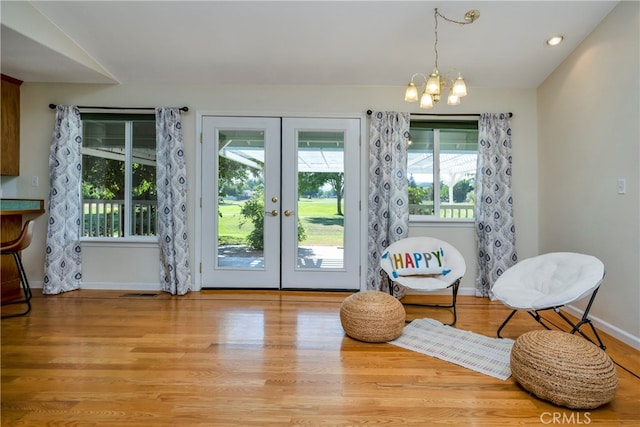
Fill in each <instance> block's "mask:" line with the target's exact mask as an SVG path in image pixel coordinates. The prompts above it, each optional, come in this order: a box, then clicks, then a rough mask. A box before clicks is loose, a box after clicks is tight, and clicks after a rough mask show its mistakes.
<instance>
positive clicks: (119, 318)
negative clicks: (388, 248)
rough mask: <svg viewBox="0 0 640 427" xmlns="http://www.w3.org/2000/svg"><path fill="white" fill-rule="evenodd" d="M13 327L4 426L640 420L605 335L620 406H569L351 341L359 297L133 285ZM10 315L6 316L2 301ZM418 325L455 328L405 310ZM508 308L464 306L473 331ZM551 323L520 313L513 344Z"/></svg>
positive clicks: (634, 371) (635, 364) (52, 304)
mask: <svg viewBox="0 0 640 427" xmlns="http://www.w3.org/2000/svg"><path fill="white" fill-rule="evenodd" d="M36 294H37V295H36V296H35V298H34V301H33V311H32V312H31V314H29V315H28V316H26V317H20V318H13V319H4V320H2V322H1V326H2V331H1V332H2V354H1V355H2V361H1V362H2V365H1V366H2V383H1V386H2V390H1V399H2V407H1V408H2V413H1V419H2V425H3V426H38V427H41V426H108V427H117V426H136V427H138V426H140V427H144V426H154V427H155V426H290V425H298V426H353V425H373V426H397V425H413V426H432V425H453V426H493V427H496V426H511V425H554V424H555V425H558V424H565V425H566V424H574V425H575V424H583V425H585V424H588V425H598V426H624V425H633V426H637V425H638V424H637V421H638V420H640V379H638V374H639V373H640V371H639V357H638V355H639V352H638V351H635V350H633V349H632V348H631V347H628V346H626V345H624V344H621V343H620V342H618V341H616V340H614V339H612V338H611V337H609V336H607V335H606V334H603V340H604V341H605V344H606V345H607V347H608V348H607V353H608V354H609V355H610V356H611V357H612V358H613V359H614V360H615V361H616V362H617V364H619V366H618V367H617V372H618V376H619V389H618V392H617V394H616V398H615V399H614V401H613V402H611V403H609V404H607V405H605V406H603V407H601V408H598V409H596V410H590V411H572V410H570V409H566V408H560V407H556V406H554V405H552V404H549V403H546V402H544V401H541V400H539V399H537V398H535V397H533V396H531V395H530V394H529V393H528V392H526V391H524V390H523V389H522V388H520V387H519V386H518V384H517V383H516V382H515V381H514V380H513V378H509V379H508V380H506V381H501V380H498V379H495V378H492V377H489V376H486V375H483V374H479V373H476V372H474V371H471V370H468V369H465V368H462V367H459V366H457V365H454V364H451V363H447V362H444V361H441V360H439V359H435V358H432V357H428V356H425V355H421V354H418V353H415V352H412V351H409V350H405V349H402V348H400V347H397V346H393V345H390V344H386V343H383V344H370V343H363V342H358V341H354V340H352V339H350V338H348V337H346V336H345V335H344V332H343V329H342V327H341V324H340V319H339V311H340V303H341V302H342V300H343V299H344V298H345V297H346V296H347V295H348V294H346V293H317V292H278V291H272V292H252V291H203V292H199V293H191V294H189V295H186V296H184V297H171V296H169V295H167V294H162V293H161V294H157V295H153V294H152V295H151V296H149V295H139V294H130V293H127V292H125V291H90V290H82V291H74V292H71V293H67V294H63V295H59V296H47V297H44V296H41V295H40V292H39V291H36ZM3 310H4V308H3ZM407 313H408V316H409V318H413V317H416V316H417V317H431V318H435V319H439V320H441V321H443V322H447V321H449V317H448V316H449V313H447V312H446V311H443V310H434V309H425V308H416V307H413V306H407ZM507 314H508V310H507V309H505V308H504V307H503V306H502V305H501V304H499V303H491V302H489V301H488V300H486V299H479V298H475V297H460V298H459V311H458V323H457V324H456V327H458V328H460V329H466V330H472V331H474V332H476V333H481V334H484V335H488V336H495V331H496V329H497V327H498V325H499V324H500V323H501V321H502V320H503V319H504V317H505V316H506V315H507ZM537 328H539V326H538V325H537V324H536V323H535V322H534V321H533V320H532V319H531V318H529V316H527V315H526V314H520V313H519V314H518V315H516V317H515V318H514V321H513V324H510V326H508V327H507V330H506V331H505V334H504V335H507V336H509V337H512V338H515V337H517V336H518V335H519V334H521V333H523V332H526V331H527V330H531V329H537Z"/></svg>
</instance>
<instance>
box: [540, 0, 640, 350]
mask: <svg viewBox="0 0 640 427" xmlns="http://www.w3.org/2000/svg"><path fill="white" fill-rule="evenodd" d="M639 15H640V3H638V2H621V3H620V4H619V5H618V6H617V7H616V8H615V9H614V10H613V11H612V12H611V14H610V15H609V16H608V17H607V18H606V19H605V20H604V21H603V22H602V23H601V24H600V25H599V26H598V27H597V28H596V29H595V30H594V31H593V32H592V34H590V35H589V36H588V37H587V38H586V39H585V40H584V42H583V43H582V44H581V45H580V46H579V47H578V48H577V49H576V50H575V51H574V52H573V53H572V55H571V56H570V57H569V58H568V59H567V60H566V61H565V62H564V63H563V64H562V65H561V66H560V67H559V68H558V69H556V70H555V72H554V73H553V74H552V75H551V76H550V77H549V78H548V79H547V80H546V81H545V82H544V83H543V84H542V85H541V86H540V87H539V88H538V118H539V122H538V133H539V137H540V139H539V159H540V161H539V170H540V173H539V212H540V214H539V215H540V252H553V251H575V252H583V253H588V254H592V255H595V256H597V257H598V258H600V259H601V260H602V261H603V262H604V264H605V267H606V271H607V273H606V277H605V280H604V283H603V285H602V288H601V291H600V292H599V294H598V297H597V299H596V303H595V304H594V306H593V308H592V311H591V313H592V314H593V316H594V317H595V318H596V319H599V320H601V322H600V323H601V324H602V325H603V326H605V327H608V329H609V331H610V332H613V333H615V332H620V331H623V332H625V333H628V334H630V335H631V337H628V338H631V341H632V342H635V345H636V346H638V343H639V341H638V337H640V314H639V311H638V305H639V304H640V274H639V273H640V272H639V266H640V172H639V164H640V162H639V159H640V150H639V146H640V131H639V127H638V126H639V124H638V123H639V117H640V109H639V102H640V101H639V93H640V88H639V80H640V79H639V76H640V65H639V59H638V58H639V52H640V47H639V40H640V30H639V23H638V22H639ZM620 178H623V179H626V184H627V191H626V194H624V195H621V194H618V193H617V181H618V179H620ZM578 306H579V307H580V308H584V306H585V301H583V302H582V304H579V305H578Z"/></svg>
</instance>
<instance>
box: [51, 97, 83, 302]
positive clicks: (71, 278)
mask: <svg viewBox="0 0 640 427" xmlns="http://www.w3.org/2000/svg"><path fill="white" fill-rule="evenodd" d="M49 179H50V189H49V224H48V228H47V239H46V249H45V259H44V269H45V274H44V285H43V288H42V293H44V294H59V293H61V292H67V291H72V290H75V289H78V288H79V287H80V284H81V282H82V252H81V249H80V227H81V224H80V213H81V211H82V204H81V203H82V202H81V197H80V181H81V180H82V121H81V120H80V111H79V110H78V108H77V107H75V106H70V105H58V107H57V108H56V122H55V125H54V129H53V138H52V140H51V147H50V150H49Z"/></svg>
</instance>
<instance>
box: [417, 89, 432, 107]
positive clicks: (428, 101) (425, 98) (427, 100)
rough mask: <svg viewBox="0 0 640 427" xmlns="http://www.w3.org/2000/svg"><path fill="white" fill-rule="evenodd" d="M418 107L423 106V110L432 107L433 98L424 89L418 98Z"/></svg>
mask: <svg viewBox="0 0 640 427" xmlns="http://www.w3.org/2000/svg"><path fill="white" fill-rule="evenodd" d="M420 108H423V109H425V110H428V109H430V108H433V98H431V95H429V94H428V93H427V92H426V91H425V92H424V93H423V94H422V97H421V98H420Z"/></svg>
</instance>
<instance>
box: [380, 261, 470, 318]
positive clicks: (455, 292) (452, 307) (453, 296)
mask: <svg viewBox="0 0 640 427" xmlns="http://www.w3.org/2000/svg"><path fill="white" fill-rule="evenodd" d="M382 272H383V273H384V275H385V276H386V277H387V285H388V287H389V294H390V295H391V296H393V289H394V283H395V282H394V281H393V280H391V278H390V277H389V275H388V274H387V272H386V271H384V270H382ZM460 280H462V277H460V278H459V279H457V280H456V281H455V282H453V283H452V284H450V285H449V286H447V287H446V288H444V289H451V304H415V303H403V304H404V305H414V306H418V307H429V308H444V309H449V310H451V312H452V314H453V322H451V323H445V325H449V326H453V325H455V324H456V321H457V320H458V314H457V311H456V300H457V299H458V288H459V287H460Z"/></svg>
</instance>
